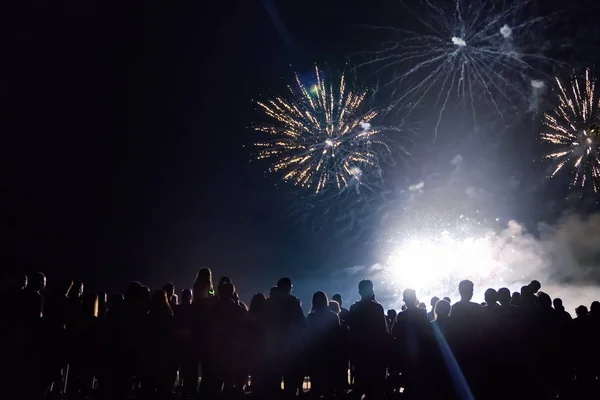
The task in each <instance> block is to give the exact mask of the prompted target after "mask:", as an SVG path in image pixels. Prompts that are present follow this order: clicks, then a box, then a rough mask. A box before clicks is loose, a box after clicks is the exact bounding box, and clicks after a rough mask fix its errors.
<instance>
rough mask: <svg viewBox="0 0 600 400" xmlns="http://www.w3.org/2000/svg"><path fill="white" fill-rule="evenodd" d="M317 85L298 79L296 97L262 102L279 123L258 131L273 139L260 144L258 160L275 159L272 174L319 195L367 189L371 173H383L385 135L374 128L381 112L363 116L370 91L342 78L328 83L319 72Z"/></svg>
mask: <svg viewBox="0 0 600 400" xmlns="http://www.w3.org/2000/svg"><path fill="white" fill-rule="evenodd" d="M315 75H316V76H315V77H316V84H315V85H313V86H312V87H310V89H307V87H306V86H305V85H304V84H303V83H302V82H301V81H300V78H299V77H298V75H296V84H297V86H296V87H291V86H289V89H290V93H291V96H289V97H288V98H284V97H275V98H273V99H271V100H269V101H267V102H257V104H258V105H259V106H260V108H261V109H262V110H263V111H264V113H265V114H266V115H267V116H268V117H269V118H271V120H273V121H274V123H273V124H272V125H263V126H258V127H256V130H258V131H261V132H264V133H267V134H268V135H270V136H271V137H272V138H273V140H269V141H262V142H259V143H256V146H257V147H258V148H259V152H258V155H257V158H258V159H271V158H272V159H275V163H274V164H273V165H272V167H271V168H270V171H271V172H280V173H281V174H282V175H283V179H284V180H285V181H290V182H292V183H294V184H295V185H298V186H301V187H305V188H308V189H310V190H313V191H314V192H316V193H319V192H321V191H323V190H324V189H326V188H328V187H335V188H337V189H338V190H339V189H344V188H346V187H348V186H349V185H351V184H362V183H363V179H364V169H365V168H377V167H378V161H377V154H376V148H377V145H379V144H383V143H382V141H381V140H380V133H381V132H380V131H379V130H377V129H374V128H373V127H372V126H371V121H372V120H373V118H375V116H376V115H377V112H376V111H373V110H371V111H368V112H366V113H364V114H361V113H359V110H360V108H361V106H362V105H363V102H364V100H365V96H366V91H357V92H353V91H352V90H350V89H349V87H348V86H349V85H348V84H347V82H346V79H345V77H344V76H343V75H342V77H341V80H340V82H339V85H338V86H337V87H334V86H333V85H332V84H331V83H327V82H326V81H325V79H323V77H322V76H321V73H320V72H319V69H318V68H316V67H315Z"/></svg>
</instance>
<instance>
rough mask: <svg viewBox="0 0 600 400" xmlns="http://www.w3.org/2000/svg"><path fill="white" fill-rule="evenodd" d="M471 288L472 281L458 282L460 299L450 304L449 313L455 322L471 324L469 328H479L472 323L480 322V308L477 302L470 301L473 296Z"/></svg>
mask: <svg viewBox="0 0 600 400" xmlns="http://www.w3.org/2000/svg"><path fill="white" fill-rule="evenodd" d="M473 288H474V286H473V282H471V281H469V280H464V281H461V282H460V283H459V285H458V292H459V293H460V300H459V301H458V303H456V304H454V305H453V306H452V313H451V315H452V319H454V320H456V323H457V324H467V325H471V328H476V329H479V328H480V327H474V326H473V324H480V323H481V317H482V309H481V306H480V305H479V304H477V303H474V302H472V301H471V299H472V298H473Z"/></svg>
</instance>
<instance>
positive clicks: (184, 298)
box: [181, 289, 193, 304]
mask: <svg viewBox="0 0 600 400" xmlns="http://www.w3.org/2000/svg"><path fill="white" fill-rule="evenodd" d="M192 297H193V296H192V291H191V290H190V289H184V290H183V292H181V304H191V303H192Z"/></svg>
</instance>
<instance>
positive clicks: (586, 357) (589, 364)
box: [571, 305, 598, 398]
mask: <svg viewBox="0 0 600 400" xmlns="http://www.w3.org/2000/svg"><path fill="white" fill-rule="evenodd" d="M575 315H576V317H575V319H573V322H572V339H571V342H575V343H592V342H595V341H597V340H598V338H597V337H596V338H592V329H591V328H592V327H591V320H590V316H589V314H588V309H587V307H586V306H584V305H580V306H579V307H577V308H576V309H575ZM594 356H595V354H593V352H592V351H590V349H589V348H585V347H583V348H582V347H579V348H576V349H574V354H573V361H574V367H575V377H576V389H577V395H578V397H577V398H585V397H584V396H585V395H586V394H588V393H592V392H593V385H594V383H595V382H594V381H595V374H594V371H595V370H596V368H595V367H594V364H595V363H597V362H598V360H597V359H594Z"/></svg>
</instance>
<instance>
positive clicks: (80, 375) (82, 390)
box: [69, 292, 100, 397]
mask: <svg viewBox="0 0 600 400" xmlns="http://www.w3.org/2000/svg"><path fill="white" fill-rule="evenodd" d="M80 300H81V307H80V310H79V314H78V316H77V319H76V320H75V321H74V322H73V326H72V327H71V330H70V331H71V337H70V340H71V341H72V342H71V343H70V346H69V348H70V350H71V357H70V360H71V367H70V370H69V375H70V376H69V387H70V389H69V391H70V392H71V393H79V394H80V395H81V396H83V397H87V396H90V395H91V393H92V380H93V378H94V376H95V375H97V372H98V365H97V363H96V361H97V358H98V356H99V355H100V353H99V352H98V351H99V346H98V344H99V337H98V295H97V294H96V293H93V292H86V293H85V294H82V296H80Z"/></svg>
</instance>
